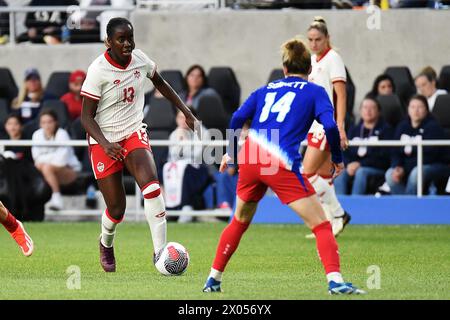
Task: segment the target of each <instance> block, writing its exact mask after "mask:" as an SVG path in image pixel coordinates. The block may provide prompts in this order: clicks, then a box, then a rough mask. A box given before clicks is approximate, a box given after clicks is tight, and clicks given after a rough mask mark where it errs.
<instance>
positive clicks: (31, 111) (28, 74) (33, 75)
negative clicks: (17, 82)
mask: <svg viewBox="0 0 450 320" xmlns="http://www.w3.org/2000/svg"><path fill="white" fill-rule="evenodd" d="M54 98H55V97H53V96H51V95H49V94H47V93H45V92H44V88H43V87H42V82H41V76H40V75H39V72H38V71H37V69H35V68H29V69H27V70H26V71H25V81H24V84H23V86H22V87H21V88H20V91H19V95H18V97H17V98H16V99H14V101H13V103H12V109H13V110H16V111H17V112H19V114H20V116H21V118H22V121H23V123H24V124H26V123H27V122H29V121H31V120H34V119H36V117H37V116H38V114H39V112H40V110H41V106H42V102H44V101H45V100H51V99H54Z"/></svg>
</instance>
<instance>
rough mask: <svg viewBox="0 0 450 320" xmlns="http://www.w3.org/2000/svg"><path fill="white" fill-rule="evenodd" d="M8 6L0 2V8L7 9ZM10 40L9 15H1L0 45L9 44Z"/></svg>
mask: <svg viewBox="0 0 450 320" xmlns="http://www.w3.org/2000/svg"><path fill="white" fill-rule="evenodd" d="M6 6H8V4H7V3H6V2H5V1H4V0H0V7H6ZM8 39H9V14H8V13H0V45H1V44H5V43H7V42H8Z"/></svg>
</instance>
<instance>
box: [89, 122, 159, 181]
mask: <svg viewBox="0 0 450 320" xmlns="http://www.w3.org/2000/svg"><path fill="white" fill-rule="evenodd" d="M118 144H120V145H121V146H122V148H124V149H125V150H126V152H125V157H127V155H128V154H130V152H132V151H133V150H136V149H147V150H149V151H150V152H151V148H150V143H149V141H148V136H147V131H146V130H145V129H140V130H138V131H136V132H135V133H133V134H132V135H131V136H130V137H129V138H128V139H125V140H122V141H120V142H118ZM89 157H90V160H91V165H92V170H93V171H94V176H95V179H97V180H98V179H103V178H106V177H108V176H110V175H112V174H114V173H116V172H118V171H121V170H123V167H124V165H125V164H124V162H123V161H119V160H114V159H112V158H110V157H109V156H108V155H107V154H106V153H105V151H104V150H103V148H102V147H101V146H100V145H99V144H92V145H89Z"/></svg>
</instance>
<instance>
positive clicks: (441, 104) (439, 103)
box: [431, 94, 450, 132]
mask: <svg viewBox="0 0 450 320" xmlns="http://www.w3.org/2000/svg"><path fill="white" fill-rule="evenodd" d="M431 113H432V114H433V115H434V117H435V118H436V120H437V121H438V122H439V123H440V125H441V126H442V127H443V128H444V129H445V130H446V131H447V132H450V94H443V95H440V96H437V98H436V102H435V103H434V108H433V111H432V112H431Z"/></svg>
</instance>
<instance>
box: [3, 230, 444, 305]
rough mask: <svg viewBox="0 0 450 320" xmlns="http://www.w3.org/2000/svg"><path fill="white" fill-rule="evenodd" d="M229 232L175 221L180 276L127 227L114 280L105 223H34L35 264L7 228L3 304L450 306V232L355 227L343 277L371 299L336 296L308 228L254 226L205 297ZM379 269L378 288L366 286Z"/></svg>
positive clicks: (144, 236) (345, 241) (172, 234)
mask: <svg viewBox="0 0 450 320" xmlns="http://www.w3.org/2000/svg"><path fill="white" fill-rule="evenodd" d="M224 226H225V224H224V223H197V224H175V223H169V225H168V238H169V240H170V241H176V242H180V243H181V244H183V245H185V246H186V247H187V248H188V250H189V253H190V256H191V263H190V266H189V268H188V270H187V272H186V273H185V274H184V275H182V276H180V277H165V276H162V275H160V274H159V273H158V272H157V271H156V269H155V268H154V267H153V265H152V262H151V261H152V259H151V257H152V246H151V240H150V233H149V229H148V226H147V225H146V224H144V223H130V222H124V223H123V224H122V225H120V226H119V227H118V233H117V236H116V239H115V250H116V261H117V272H116V273H114V274H105V273H104V272H103V271H102V269H101V267H100V265H99V257H98V236H99V230H100V225H99V223H90V222H84V223H28V224H26V227H27V230H28V232H29V233H30V235H31V236H32V237H33V240H34V242H35V252H34V254H33V256H32V257H30V258H25V257H24V256H22V254H21V253H20V252H19V249H18V247H17V246H16V244H15V242H14V241H13V240H12V239H10V236H9V234H8V233H7V232H6V231H5V230H3V229H0V299H177V300H184V299H195V300H198V299H249V300H254V299H262V300H266V299H288V300H294V299H450V226H358V225H350V226H349V227H348V228H347V229H346V231H345V232H344V233H343V234H342V236H340V237H339V238H338V243H339V250H340V254H341V264H342V273H343V275H344V278H345V279H346V281H350V282H353V283H354V284H356V285H357V286H360V287H361V288H363V289H366V290H367V291H368V295H365V296H359V297H356V296H350V297H342V296H340V297H336V296H329V295H328V293H327V290H326V289H327V287H326V281H325V276H324V272H323V269H322V267H321V264H320V263H319V260H318V257H317V253H316V248H315V241H313V240H307V239H305V238H304V236H305V235H306V234H307V233H308V230H307V229H306V228H305V227H304V226H303V225H252V226H251V227H250V228H249V230H248V231H247V233H246V234H245V235H244V238H243V240H242V242H241V245H240V247H239V249H238V250H237V252H236V254H235V255H234V257H233V259H232V260H231V262H230V264H229V265H228V268H227V270H226V273H225V274H224V279H223V290H224V292H223V293H214V294H206V293H202V292H201V289H202V287H203V284H204V282H205V279H206V277H207V275H208V273H209V268H210V266H211V262H212V259H213V256H214V253H215V249H216V244H217V241H218V238H219V235H220V233H221V231H222V229H223V227H224ZM374 265H375V266H378V267H379V271H380V273H379V276H380V277H379V280H380V282H379V284H380V288H379V289H370V288H367V286H368V283H369V284H370V283H372V284H374V283H375V282H374V277H375V275H374V274H373V273H372V272H371V271H372V270H371V269H370V268H369V267H370V266H374ZM69 266H77V267H79V270H80V272H81V280H80V284H81V289H79V290H77V289H75V290H70V289H68V288H67V282H68V279H69V277H70V276H71V274H67V273H66V272H67V269H68V267H69ZM368 268H369V270H368ZM368 271H369V273H368ZM371 277H372V278H371ZM69 282H70V281H69Z"/></svg>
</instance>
